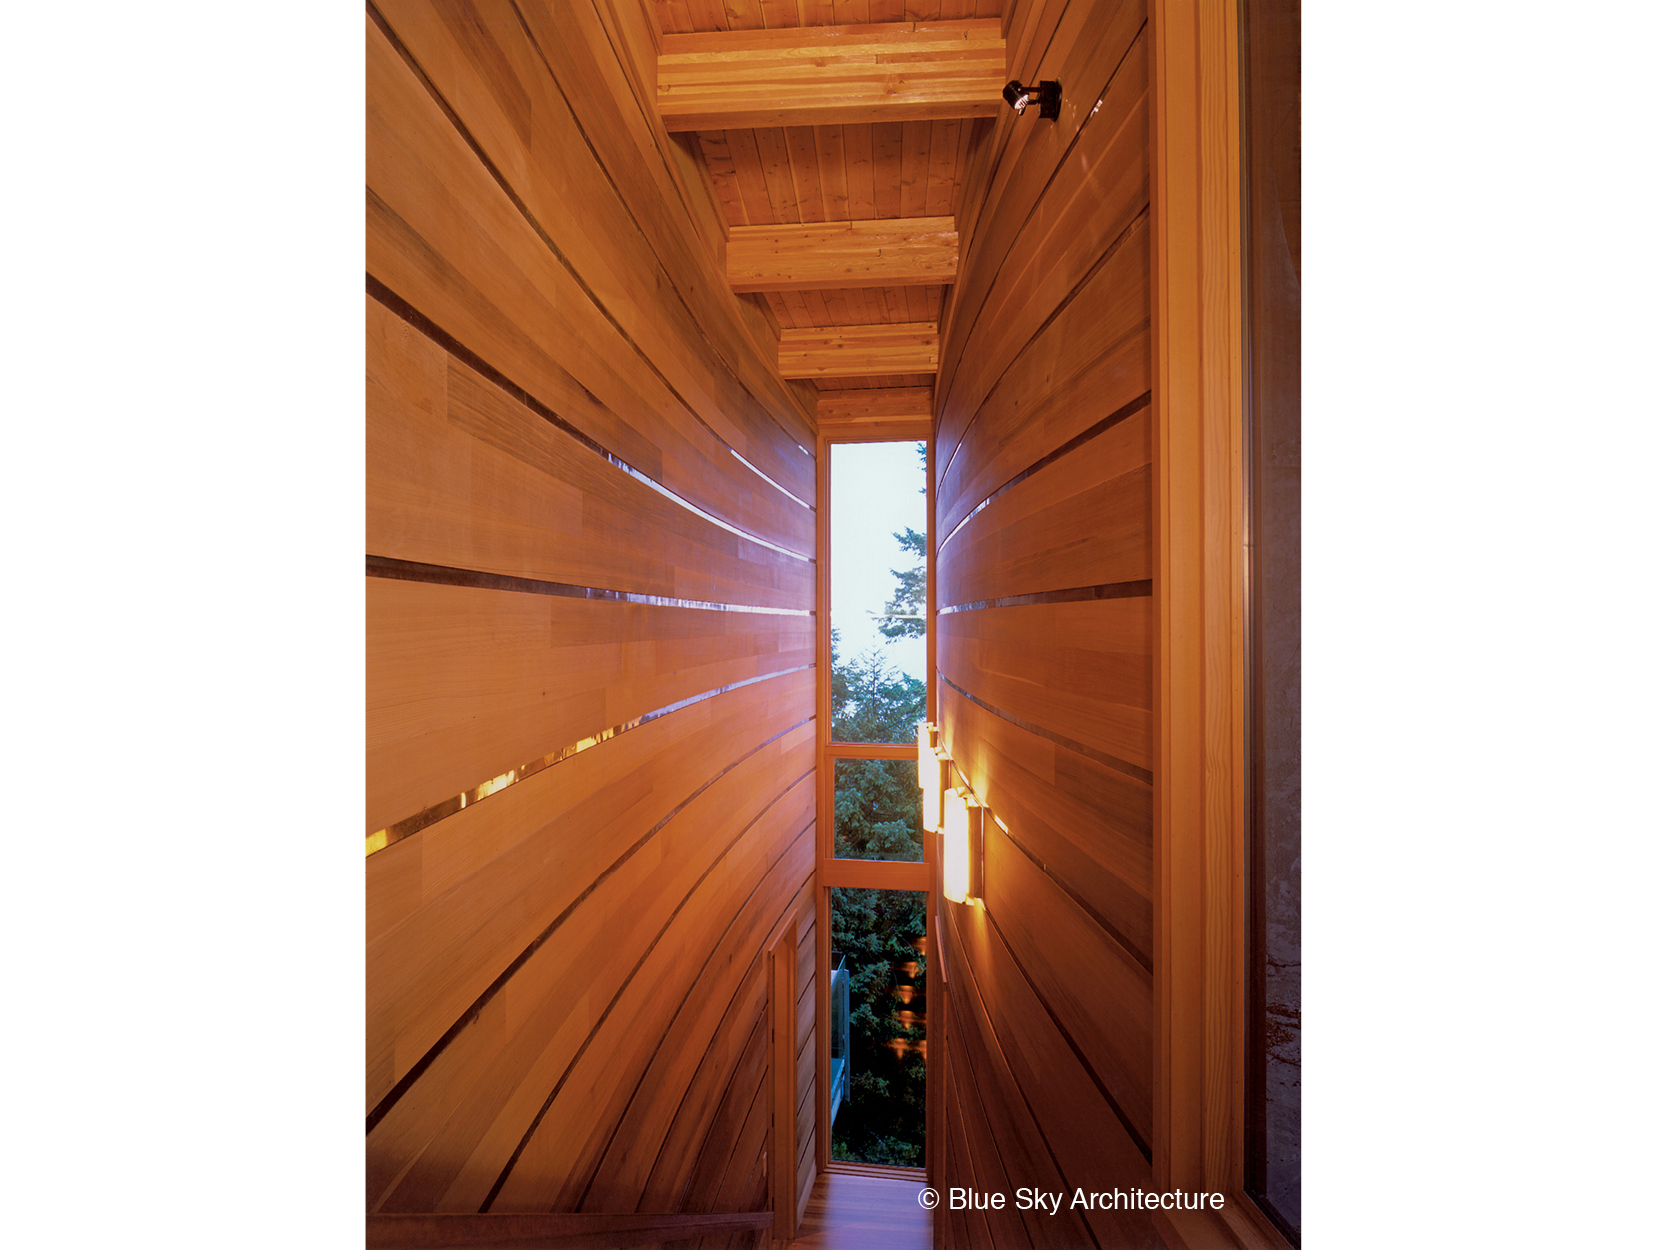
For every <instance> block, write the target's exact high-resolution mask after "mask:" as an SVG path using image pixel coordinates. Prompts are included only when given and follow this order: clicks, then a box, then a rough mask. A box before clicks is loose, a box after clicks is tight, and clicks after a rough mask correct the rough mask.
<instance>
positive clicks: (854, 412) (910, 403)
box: [816, 386, 932, 431]
mask: <svg viewBox="0 0 1667 1250" xmlns="http://www.w3.org/2000/svg"><path fill="white" fill-rule="evenodd" d="M909 422H920V423H923V425H924V427H925V428H926V430H928V431H930V429H931V424H932V388H931V387H930V386H892V387H886V388H884V389H881V390H862V391H823V392H822V393H821V394H820V395H818V396H817V397H816V428H817V429H819V430H869V429H874V428H878V427H880V426H893V425H897V424H899V423H909Z"/></svg>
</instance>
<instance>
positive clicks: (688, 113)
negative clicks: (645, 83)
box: [656, 18, 1007, 130]
mask: <svg viewBox="0 0 1667 1250" xmlns="http://www.w3.org/2000/svg"><path fill="white" fill-rule="evenodd" d="M663 43H664V47H663V49H662V51H661V54H660V59H659V84H658V88H657V91H656V97H657V99H658V102H659V107H660V117H661V120H663V121H664V122H665V125H666V129H667V130H723V129H728V130H733V129H738V128H742V127H752V128H758V127H763V126H813V125H834V124H849V123H858V122H876V121H888V122H903V121H931V120H934V119H939V118H961V117H995V116H996V115H997V114H998V113H999V112H1000V111H1001V109H1002V108H1003V107H1004V105H1003V103H1002V99H1001V88H1002V84H1003V83H1004V82H1005V81H1006V74H1007V53H1006V44H1005V42H1004V41H1003V39H1002V37H1001V23H1000V20H999V19H996V18H972V19H962V20H958V21H949V22H889V23H880V24H869V25H862V26H822V27H813V28H810V29H789V30H753V31H736V30H729V31H723V32H713V33H710V34H681V33H671V34H667V35H666V36H664V40H663Z"/></svg>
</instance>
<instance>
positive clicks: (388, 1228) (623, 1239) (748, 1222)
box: [365, 1211, 771, 1250]
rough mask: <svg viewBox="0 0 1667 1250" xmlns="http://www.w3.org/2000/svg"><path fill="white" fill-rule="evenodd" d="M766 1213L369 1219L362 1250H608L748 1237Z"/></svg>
mask: <svg viewBox="0 0 1667 1250" xmlns="http://www.w3.org/2000/svg"><path fill="white" fill-rule="evenodd" d="M770 1218H771V1217H770V1213H769V1212H768V1211H745V1212H736V1213H734V1214H728V1215H689V1214H683V1213H677V1212H674V1213H671V1214H667V1215H638V1214H630V1215H591V1214H586V1215H576V1214H572V1215H570V1214H560V1215H508V1214H506V1215H480V1214H477V1213H469V1214H448V1215H371V1216H367V1217H366V1219H365V1246H366V1250H613V1248H614V1247H626V1246H651V1245H658V1244H660V1243H662V1242H678V1241H689V1240H692V1239H694V1238H696V1237H710V1236H722V1235H728V1234H731V1233H748V1232H754V1231H756V1230H758V1229H761V1228H768V1227H769V1226H770Z"/></svg>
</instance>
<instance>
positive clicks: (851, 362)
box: [778, 322, 938, 378]
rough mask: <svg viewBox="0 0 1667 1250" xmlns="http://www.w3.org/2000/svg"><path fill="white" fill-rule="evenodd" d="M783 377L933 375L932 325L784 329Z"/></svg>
mask: <svg viewBox="0 0 1667 1250" xmlns="http://www.w3.org/2000/svg"><path fill="white" fill-rule="evenodd" d="M778 359H779V363H780V366H781V373H782V376H783V377H789V378H822V377H847V378H851V377H867V376H871V375H874V374H888V373H893V374H897V373H902V374H913V373H932V372H936V371H937V367H938V327H937V323H936V322H924V323H920V324H915V325H873V326H847V327H845V328H843V329H839V330H783V331H782V332H781V351H780V355H779V358H778Z"/></svg>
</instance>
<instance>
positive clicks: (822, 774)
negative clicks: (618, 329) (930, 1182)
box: [815, 433, 834, 1175]
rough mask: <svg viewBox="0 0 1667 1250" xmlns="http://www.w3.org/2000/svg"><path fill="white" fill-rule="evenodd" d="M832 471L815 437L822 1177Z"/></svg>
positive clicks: (828, 960) (820, 437)
mask: <svg viewBox="0 0 1667 1250" xmlns="http://www.w3.org/2000/svg"><path fill="white" fill-rule="evenodd" d="M832 480H833V475H832V471H831V468H830V464H829V458H828V437H827V435H826V434H821V433H818V434H817V436H816V723H817V724H818V725H820V726H821V732H820V735H819V736H818V738H817V748H816V888H815V899H816V981H817V984H818V985H820V986H821V987H822V990H821V992H820V993H819V994H817V996H816V1171H817V1174H818V1175H820V1174H821V1173H822V1172H823V1171H825V1170H826V1169H827V1166H828V1161H829V1160H830V1159H831V1158H832V1157H833V1121H832V1120H831V1119H830V1118H829V1116H828V1099H829V1097H830V1096H831V1094H832V1085H833V1073H832V1071H831V1064H830V1063H829V1059H828V1046H829V1041H830V1038H831V1034H832V1029H833V1019H832V1008H831V1005H830V1003H829V1001H828V998H829V993H830V988H829V981H830V979H831V978H832V976H833V960H832V956H831V954H830V951H831V947H832V935H833V915H832V911H831V909H830V907H829V905H828V887H827V882H826V880H825V879H824V876H825V874H824V873H823V870H822V864H823V861H824V860H827V859H829V858H831V857H832V855H833V849H834V847H833V781H834V778H833V771H834V762H833V760H832V759H831V758H830V757H829V755H828V751H827V746H828V743H829V742H831V741H832V740H833V712H832V705H833V681H832V678H833V667H832V657H833V637H832V635H831V634H830V633H829V631H830V630H831V629H832V624H831V622H832V617H833V614H832V612H830V611H829V605H830V604H831V603H832V601H833V584H832V582H831V580H830V577H831V571H830V567H829V565H830V561H829V552H830V551H831V550H832V543H833V530H832V528H831V526H832V523H833V522H832V518H831V517H830V515H829V514H830V508H829V506H828V500H829V487H830V485H831V483H832Z"/></svg>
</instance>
